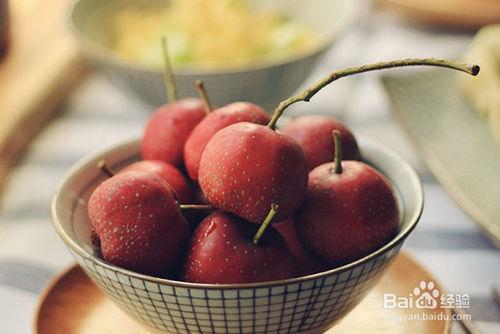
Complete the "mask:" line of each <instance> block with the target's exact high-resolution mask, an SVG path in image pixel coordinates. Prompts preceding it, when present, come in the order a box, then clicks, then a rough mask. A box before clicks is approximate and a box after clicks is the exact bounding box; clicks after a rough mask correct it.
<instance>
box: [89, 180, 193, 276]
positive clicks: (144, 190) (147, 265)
mask: <svg viewBox="0 0 500 334" xmlns="http://www.w3.org/2000/svg"><path fill="white" fill-rule="evenodd" d="M88 214H89V219H90V223H91V225H92V228H93V230H94V231H95V233H96V235H97V236H98V238H99V242H100V246H101V253H102V257H103V258H104V260H106V261H108V262H110V263H112V264H114V265H117V266H119V267H123V268H126V269H130V270H133V271H136V272H139V273H143V274H149V275H157V276H162V275H165V274H167V273H168V272H169V271H170V270H171V269H172V268H174V267H175V265H176V264H177V263H178V261H179V260H180V257H181V255H182V252H183V251H184V247H185V245H186V242H187V239H188V237H189V230H188V224H187V222H186V221H185V219H184V217H182V215H181V213H180V211H179V207H178V205H177V203H176V201H175V198H174V195H173V193H172V190H171V188H170V187H169V186H168V185H167V183H166V182H165V181H164V180H163V179H161V178H160V177H159V176H157V175H155V174H152V173H145V172H141V171H128V172H122V173H119V174H117V175H115V176H113V177H111V178H109V179H108V180H106V181H104V182H103V183H101V184H100V185H99V186H98V187H97V188H96V189H95V190H94V192H93V193H92V195H91V196H90V199H89V202H88Z"/></svg>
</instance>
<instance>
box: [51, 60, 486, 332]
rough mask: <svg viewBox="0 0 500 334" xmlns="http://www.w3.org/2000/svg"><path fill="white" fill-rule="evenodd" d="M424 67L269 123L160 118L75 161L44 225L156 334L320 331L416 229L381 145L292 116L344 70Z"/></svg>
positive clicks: (179, 109) (254, 110)
mask: <svg viewBox="0 0 500 334" xmlns="http://www.w3.org/2000/svg"><path fill="white" fill-rule="evenodd" d="M407 65H435V66H442V67H443V66H444V67H452V68H455V69H457V68H458V69H461V70H463V71H465V72H469V73H472V74H477V71H478V68H476V67H468V66H465V65H460V64H456V63H448V62H444V61H440V60H435V59H425V60H421V59H406V60H402V61H394V62H385V63H378V64H371V65H365V66H362V67H358V68H350V69H346V70H342V71H338V72H334V73H333V74H331V75H329V76H328V77H326V78H325V79H324V80H322V81H320V82H318V83H317V84H315V85H314V86H312V87H310V88H309V89H307V90H305V91H304V92H303V93H301V94H298V95H296V96H292V97H291V98H289V99H287V100H285V101H283V102H282V103H280V104H279V106H278V107H277V108H276V110H275V112H274V114H273V115H272V117H271V116H269V115H268V114H267V113H266V112H265V111H264V110H263V109H262V108H260V107H259V106H257V105H255V104H252V103H247V102H235V103H232V104H229V105H226V106H224V107H221V108H218V109H214V110H211V109H210V108H208V105H209V104H208V103H203V101H202V100H200V99H184V100H177V101H174V102H172V103H170V104H167V105H164V106H161V107H159V108H158V109H157V110H156V111H155V113H154V114H153V115H152V116H151V118H150V120H149V121H148V123H147V124H146V127H145V130H144V135H143V137H142V138H141V139H133V140H130V141H127V142H124V143H121V144H119V145H116V146H113V147H109V148H106V149H104V150H102V151H101V152H98V153H95V154H91V155H90V156H88V157H85V158H83V159H82V160H81V161H80V162H78V163H77V164H76V165H75V166H73V167H72V168H71V170H70V171H69V172H68V174H67V175H66V176H65V177H64V178H63V181H62V183H61V185H60V187H59V188H58V191H57V192H56V194H55V196H54V200H53V203H52V216H53V224H54V227H55V229H56V231H57V232H58V234H59V235H60V237H61V238H62V240H63V241H64V242H65V243H66V245H67V247H68V248H69V250H70V252H71V254H72V255H73V256H74V258H75V259H76V261H77V262H78V264H79V265H80V266H81V267H82V268H83V270H84V271H85V272H86V273H87V274H88V276H89V277H90V278H91V279H92V280H93V281H94V282H95V283H96V285H97V286H98V287H99V288H100V289H101V290H102V291H104V292H105V293H106V294H107V296H109V298H111V299H112V300H113V301H114V302H115V303H116V304H117V305H118V306H120V307H121V308H122V309H123V310H124V311H125V312H126V313H128V314H129V315H130V316H131V317H133V318H134V319H136V320H137V321H139V322H140V323H142V324H144V325H145V326H147V327H149V328H150V329H153V330H157V331H162V332H168V333H186V332H189V333H269V332H273V333H285V332H286V333H301V332H307V333H310V332H318V333H319V332H322V331H324V330H326V329H327V328H329V327H331V326H333V325H334V324H335V323H336V322H337V321H339V320H340V319H342V317H343V316H344V315H346V314H347V313H348V312H349V311H350V310H351V309H353V308H354V307H355V306H356V305H357V304H358V303H359V302H360V301H361V300H362V299H363V297H364V296H365V295H366V294H367V292H368V291H369V290H370V288H371V287H373V286H374V284H375V282H376V281H377V279H378V278H379V277H380V275H381V274H382V273H383V271H384V269H385V268H386V266H387V264H389V263H390V261H391V260H392V259H393V258H394V256H395V255H396V254H397V253H398V251H399V250H400V248H401V247H402V245H403V243H404V241H405V240H406V238H407V237H408V235H409V234H410V233H411V231H412V230H413V229H414V228H415V226H416V225H417V222H418V220H419V218H420V215H421V213H422V209H423V202H424V200H423V192H422V186H421V183H420V180H419V178H418V176H417V174H416V173H415V171H414V170H413V169H412V168H411V166H410V165H408V163H407V162H405V161H404V160H403V159H402V158H400V157H399V156H398V155H397V154H395V153H394V152H392V151H391V150H389V149H388V148H386V147H384V146H382V145H379V144H376V143H375V142H374V141H372V140H368V139H363V140H359V141H358V139H356V137H355V136H354V134H353V133H352V132H351V131H350V130H349V129H348V128H347V127H346V126H345V125H344V124H342V123H341V122H339V121H337V120H335V119H333V118H331V117H324V116H314V115H311V116H304V117H299V118H296V119H294V120H292V121H291V122H289V123H288V124H287V125H286V126H285V127H283V128H281V129H280V130H278V129H277V121H278V119H279V118H280V116H281V115H282V114H283V112H284V110H285V109H286V108H287V107H288V106H289V105H291V104H293V103H296V102H299V101H309V99H310V98H311V97H312V96H313V95H314V94H315V93H316V92H317V91H319V90H320V89H321V88H322V87H324V86H326V85H327V84H329V83H331V82H332V81H335V80H337V79H338V78H341V77H343V76H347V75H350V74H354V73H358V72H365V71H370V70H374V69H380V68H388V67H396V66H407Z"/></svg>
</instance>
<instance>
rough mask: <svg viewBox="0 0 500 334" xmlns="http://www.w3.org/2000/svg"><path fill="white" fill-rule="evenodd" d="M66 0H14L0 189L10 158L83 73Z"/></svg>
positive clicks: (2, 85)
mask: <svg viewBox="0 0 500 334" xmlns="http://www.w3.org/2000/svg"><path fill="white" fill-rule="evenodd" d="M68 4H69V1H68V0H11V1H9V5H10V19H11V22H10V23H11V24H10V36H9V41H10V45H9V50H8V52H7V54H6V56H5V57H4V58H2V59H1V60H0V115H1V116H0V117H1V118H0V189H1V187H2V184H3V181H4V180H5V177H6V176H7V173H8V172H9V169H10V168H11V166H12V164H13V163H14V162H15V161H16V159H17V158H18V157H19V155H20V154H21V153H22V152H23V150H24V149H25V147H26V146H27V145H28V144H29V142H30V141H31V140H32V139H33V137H34V136H35V135H36V134H37V133H38V131H40V129H42V127H43V126H44V125H45V123H46V122H47V120H48V119H49V117H50V116H51V115H52V114H53V113H54V111H56V110H57V108H56V107H57V106H58V105H59V104H60V102H61V101H62V100H63V99H64V98H65V97H66V96H67V95H68V93H69V92H70V91H71V90H72V88H73V87H74V86H75V84H76V83H77V82H78V81H79V79H80V78H82V75H83V73H84V66H83V64H84V63H83V59H82V57H81V56H80V54H79V52H78V47H77V45H76V42H75V41H74V40H73V39H72V37H71V36H70V34H69V32H67V31H66V10H67V7H68Z"/></svg>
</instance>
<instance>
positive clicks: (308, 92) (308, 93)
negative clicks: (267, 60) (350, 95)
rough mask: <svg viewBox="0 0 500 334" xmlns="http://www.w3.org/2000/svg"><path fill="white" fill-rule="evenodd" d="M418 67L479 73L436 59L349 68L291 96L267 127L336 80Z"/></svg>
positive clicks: (411, 59)
mask: <svg viewBox="0 0 500 334" xmlns="http://www.w3.org/2000/svg"><path fill="white" fill-rule="evenodd" d="M418 65H424V66H438V67H447V68H451V69H454V70H457V71H462V72H465V73H468V74H471V75H474V76H475V75H477V74H478V73H479V65H469V64H462V63H457V62H454V61H449V60H442V59H435V58H407V59H399V60H393V61H384V62H380V63H373V64H367V65H361V66H356V67H349V68H346V69H343V70H339V71H336V72H333V73H330V74H329V75H328V76H327V77H325V78H323V79H321V80H320V81H318V82H317V83H315V84H314V85H312V86H310V87H309V88H307V89H305V90H304V91H302V92H301V93H299V94H297V95H294V96H291V97H289V98H288V99H286V100H284V101H282V102H281V103H280V104H279V105H278V107H277V108H276V109H275V110H274V113H273V117H272V118H271V120H270V121H269V124H267V126H268V127H269V128H271V129H273V130H274V129H275V127H276V122H278V119H279V118H280V117H281V115H282V114H283V111H284V110H285V109H286V108H288V107H289V106H291V105H292V104H294V103H297V102H300V101H304V102H309V100H310V99H311V98H312V97H313V96H314V95H316V93H317V92H319V91H320V90H321V89H322V88H324V87H325V86H327V85H328V84H330V83H332V82H333V81H335V80H338V79H340V78H343V77H347V76H350V75H353V74H358V73H363V72H369V71H375V70H382V69H386V68H393V67H403V66H418Z"/></svg>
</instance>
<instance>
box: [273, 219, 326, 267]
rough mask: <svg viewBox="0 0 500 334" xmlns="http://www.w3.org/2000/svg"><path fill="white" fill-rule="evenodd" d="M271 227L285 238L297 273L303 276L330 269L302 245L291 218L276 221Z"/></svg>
mask: <svg viewBox="0 0 500 334" xmlns="http://www.w3.org/2000/svg"><path fill="white" fill-rule="evenodd" d="M273 227H274V228H275V229H276V231H278V233H279V234H281V236H282V237H283V239H285V242H286V244H287V246H288V249H289V250H290V252H291V253H292V254H293V256H295V260H296V261H295V262H296V263H297V268H298V269H297V272H298V273H299V275H301V276H305V275H310V274H315V273H319V272H322V271H325V270H328V269H330V266H328V264H326V263H325V262H324V261H323V260H322V259H321V258H319V257H318V256H316V255H313V254H312V253H311V252H309V251H308V250H307V249H306V248H305V247H304V245H302V242H301V241H300V239H299V236H298V235H297V229H296V228H295V224H294V222H293V220H292V219H287V220H284V221H281V222H276V223H274V224H273Z"/></svg>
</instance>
